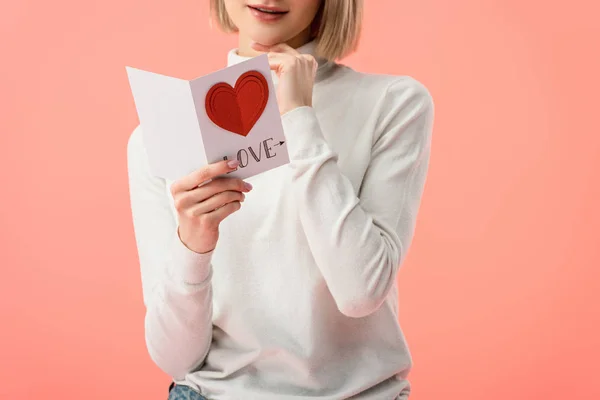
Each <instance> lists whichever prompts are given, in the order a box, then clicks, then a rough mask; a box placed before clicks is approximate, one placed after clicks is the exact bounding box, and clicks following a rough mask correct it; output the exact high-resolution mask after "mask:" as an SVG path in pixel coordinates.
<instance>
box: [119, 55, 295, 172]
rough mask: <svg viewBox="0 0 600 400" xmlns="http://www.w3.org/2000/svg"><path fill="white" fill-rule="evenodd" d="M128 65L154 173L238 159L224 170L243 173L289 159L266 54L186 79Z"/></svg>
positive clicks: (186, 169)
mask: <svg viewBox="0 0 600 400" xmlns="http://www.w3.org/2000/svg"><path fill="white" fill-rule="evenodd" d="M126 70H127V74H128V77H129V84H130V87H131V91H132V94H133V98H134V101H135V106H136V109H137V113H138V117H139V120H140V125H141V128H142V135H143V140H144V145H145V147H146V152H147V154H148V160H149V163H150V168H151V170H152V173H153V174H154V175H156V176H159V177H161V178H165V179H169V180H177V179H179V178H180V177H182V176H184V175H187V174H189V173H191V172H193V171H194V170H196V169H198V168H200V167H202V166H205V165H207V164H210V163H213V162H217V161H220V160H223V159H228V160H233V159H237V160H239V161H240V166H239V167H238V169H237V171H234V172H232V173H229V174H227V176H230V177H237V178H241V179H245V178H248V177H250V176H253V175H257V174H260V173H262V172H265V171H268V170H270V169H273V168H275V167H279V166H281V165H284V164H287V163H289V155H288V151H287V147H286V143H285V136H284V134H283V127H282V124H281V117H280V115H279V108H278V106H277V99H276V97H275V88H274V84H273V81H272V79H271V70H270V67H269V62H268V60H267V55H266V54H262V55H260V56H258V57H254V58H251V59H249V60H247V61H243V62H241V63H238V64H234V65H231V66H229V67H227V68H224V69H221V70H219V71H216V72H213V73H211V74H209V75H205V76H201V77H198V78H195V79H193V80H191V81H190V80H185V79H179V78H175V77H171V76H166V75H162V74H158V73H154V72H150V71H144V70H141V69H137V68H133V67H129V66H127V67H126Z"/></svg>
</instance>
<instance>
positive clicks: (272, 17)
mask: <svg viewBox="0 0 600 400" xmlns="http://www.w3.org/2000/svg"><path fill="white" fill-rule="evenodd" d="M248 8H249V9H250V13H251V14H252V15H253V16H254V17H255V18H256V19H258V20H260V21H264V22H275V21H279V20H280V19H282V18H283V17H284V15H285V13H284V14H270V13H266V12H262V11H258V10H256V9H254V8H252V7H248Z"/></svg>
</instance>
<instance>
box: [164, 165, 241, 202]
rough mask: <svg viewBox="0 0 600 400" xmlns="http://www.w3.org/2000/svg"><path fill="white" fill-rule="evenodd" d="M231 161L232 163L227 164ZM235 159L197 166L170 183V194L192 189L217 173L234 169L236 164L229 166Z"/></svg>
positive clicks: (221, 173)
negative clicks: (197, 167)
mask: <svg viewBox="0 0 600 400" xmlns="http://www.w3.org/2000/svg"><path fill="white" fill-rule="evenodd" d="M229 163H232V164H229ZM235 163H236V160H230V161H228V160H223V161H218V162H216V163H212V164H208V165H205V166H204V167H202V168H199V169H197V170H195V171H193V172H192V173H190V174H188V175H186V176H184V177H183V178H180V179H178V180H177V181H175V182H174V183H173V184H172V185H171V194H173V195H174V194H175V193H178V192H182V191H185V190H192V189H194V188H196V187H197V186H199V185H201V184H202V183H205V182H207V181H209V180H211V179H213V178H216V177H217V176H219V175H224V174H226V173H228V172H231V171H235V170H236V169H237V165H236V166H235V167H231V166H230V165H234V164H235Z"/></svg>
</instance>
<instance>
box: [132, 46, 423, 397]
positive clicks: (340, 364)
mask: <svg viewBox="0 0 600 400" xmlns="http://www.w3.org/2000/svg"><path fill="white" fill-rule="evenodd" d="M298 50H299V51H300V52H301V53H310V54H314V50H315V43H314V42H310V43H308V44H306V45H304V46H302V47H300V48H298ZM246 59H248V58H246V57H242V56H240V55H238V54H237V49H233V50H231V51H230V52H229V53H228V56H227V65H233V64H235V63H238V62H241V61H244V60H246ZM317 60H318V62H319V67H318V69H317V74H316V78H315V85H314V90H313V106H312V107H309V106H304V107H298V108H295V109H293V110H291V111H288V112H287V113H285V114H284V115H282V117H281V119H282V124H283V128H284V134H285V137H286V139H287V142H286V145H287V147H288V151H289V155H290V163H289V164H286V165H283V166H281V167H277V168H275V169H272V170H269V171H266V172H263V173H261V174H259V175H255V176H253V177H251V178H248V179H246V181H248V182H250V183H251V184H252V185H253V190H252V191H251V192H249V193H246V199H245V201H244V202H243V203H242V207H241V209H240V210H238V211H236V212H235V213H233V214H232V215H230V216H229V217H227V218H225V219H224V220H223V221H222V222H221V225H220V238H219V241H218V243H217V247H216V248H215V249H214V250H213V251H211V252H209V253H206V254H200V253H196V252H194V251H192V250H190V249H189V248H187V247H186V246H185V244H183V243H182V241H181V240H180V238H179V236H178V235H177V224H178V216H177V212H176V210H175V207H174V204H173V198H172V196H171V194H170V190H169V189H170V185H171V184H172V183H173V182H172V181H169V180H164V179H162V178H158V177H156V176H153V175H152V174H151V172H150V168H149V164H148V159H147V154H146V152H145V148H144V144H143V140H142V129H143V127H142V126H139V125H138V126H137V127H136V128H135V129H134V130H133V132H132V133H131V134H130V137H129V140H128V144H127V163H128V177H129V192H130V201H131V211H132V217H133V228H134V233H135V240H136V244H137V251H138V256H139V264H140V267H141V281H142V289H143V301H144V304H145V307H146V315H145V338H146V345H147V348H148V351H149V354H150V356H151V358H152V360H153V361H154V363H156V365H157V366H158V367H159V368H160V369H162V370H163V371H164V372H166V373H167V374H168V375H169V376H171V377H172V378H173V380H174V381H175V382H176V383H178V384H184V385H189V386H190V387H191V388H193V389H195V390H197V391H198V392H200V393H201V394H202V395H204V396H205V397H207V398H208V399H211V400H240V399H257V400H298V399H321V400H340V399H355V400H359V399H360V400H392V399H406V398H407V397H408V395H409V392H410V383H409V381H408V378H407V376H408V373H409V370H410V368H411V365H412V358H411V354H410V352H409V350H408V347H407V343H406V340H405V337H404V334H403V331H402V329H401V327H400V324H399V319H398V308H397V306H398V290H397V286H396V278H397V273H398V269H399V267H400V266H401V265H402V263H403V261H404V260H405V258H406V255H407V252H408V250H409V246H410V244H411V241H412V239H413V236H414V232H415V226H416V219H417V213H418V210H419V205H420V202H421V198H422V194H423V190H424V186H425V181H426V176H427V170H428V165H429V159H430V149H431V137H432V128H433V117H434V105H433V101H432V97H431V95H430V93H429V91H428V90H427V88H426V87H425V86H424V85H423V84H422V83H420V82H419V81H417V80H416V79H415V78H412V77H410V76H406V75H396V76H395V75H384V74H371V73H361V72H357V71H355V70H354V69H352V68H350V67H348V66H346V65H343V64H340V63H336V62H333V61H326V60H323V59H321V58H317ZM273 79H274V81H275V84H277V77H276V75H273Z"/></svg>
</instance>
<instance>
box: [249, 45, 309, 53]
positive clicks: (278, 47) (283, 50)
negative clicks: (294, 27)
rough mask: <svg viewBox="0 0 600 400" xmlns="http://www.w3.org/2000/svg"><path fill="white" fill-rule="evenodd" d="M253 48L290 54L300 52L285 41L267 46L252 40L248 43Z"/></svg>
mask: <svg viewBox="0 0 600 400" xmlns="http://www.w3.org/2000/svg"><path fill="white" fill-rule="evenodd" d="M250 46H251V47H252V48H253V49H254V50H257V51H262V52H275V53H286V54H290V55H300V52H299V51H298V50H296V49H294V48H293V47H292V46H290V45H289V44H287V43H284V42H282V43H277V44H274V45H271V46H267V45H264V44H260V43H256V42H252V43H251V45H250Z"/></svg>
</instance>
